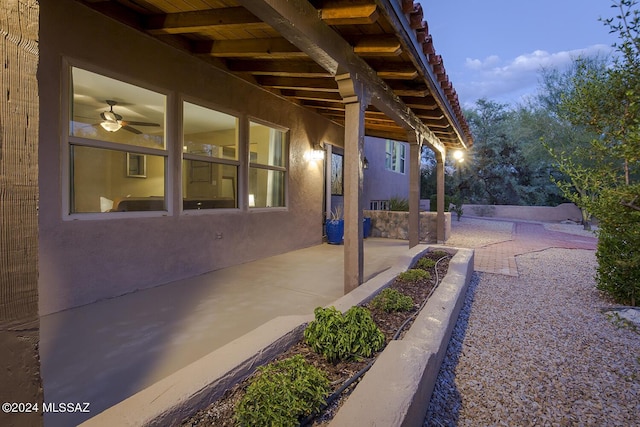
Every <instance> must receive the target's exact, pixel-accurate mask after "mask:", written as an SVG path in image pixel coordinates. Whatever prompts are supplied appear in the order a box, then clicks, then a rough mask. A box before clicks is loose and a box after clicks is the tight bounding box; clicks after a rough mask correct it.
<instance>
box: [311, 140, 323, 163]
mask: <svg viewBox="0 0 640 427" xmlns="http://www.w3.org/2000/svg"><path fill="white" fill-rule="evenodd" d="M310 159H311V160H323V159H324V148H323V144H322V143H319V144H313V148H312V149H311V156H310Z"/></svg>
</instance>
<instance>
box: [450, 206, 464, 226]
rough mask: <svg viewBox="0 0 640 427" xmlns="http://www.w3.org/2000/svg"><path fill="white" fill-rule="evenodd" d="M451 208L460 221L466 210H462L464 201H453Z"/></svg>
mask: <svg viewBox="0 0 640 427" xmlns="http://www.w3.org/2000/svg"><path fill="white" fill-rule="evenodd" d="M450 209H451V212H454V213H455V214H456V218H457V219H458V221H460V217H461V216H462V214H463V213H464V211H463V210H462V202H456V203H452V204H451V208H450Z"/></svg>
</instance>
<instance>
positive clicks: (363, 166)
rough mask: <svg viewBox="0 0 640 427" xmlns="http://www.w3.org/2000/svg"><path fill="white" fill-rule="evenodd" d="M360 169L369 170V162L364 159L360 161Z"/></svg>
mask: <svg viewBox="0 0 640 427" xmlns="http://www.w3.org/2000/svg"><path fill="white" fill-rule="evenodd" d="M362 168H363V169H369V160H368V159H367V158H366V157H365V158H364V160H363V161H362Z"/></svg>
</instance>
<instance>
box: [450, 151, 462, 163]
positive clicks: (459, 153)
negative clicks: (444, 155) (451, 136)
mask: <svg viewBox="0 0 640 427" xmlns="http://www.w3.org/2000/svg"><path fill="white" fill-rule="evenodd" d="M453 158H454V159H456V160H457V161H459V162H464V152H463V151H462V150H456V151H454V152H453Z"/></svg>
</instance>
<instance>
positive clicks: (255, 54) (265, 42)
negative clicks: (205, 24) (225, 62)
mask: <svg viewBox="0 0 640 427" xmlns="http://www.w3.org/2000/svg"><path fill="white" fill-rule="evenodd" d="M193 53H195V54H198V55H210V56H214V57H217V58H253V59H269V58H301V57H302V58H304V57H306V55H305V53H304V52H302V51H301V50H300V49H298V48H297V47H295V46H294V45H292V44H291V43H289V41H287V40H286V39H283V38H274V39H244V40H214V41H210V42H198V43H194V45H193Z"/></svg>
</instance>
